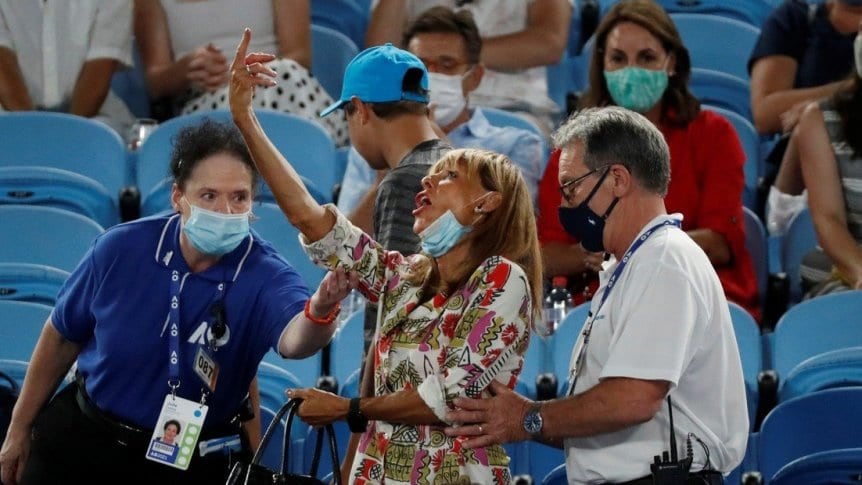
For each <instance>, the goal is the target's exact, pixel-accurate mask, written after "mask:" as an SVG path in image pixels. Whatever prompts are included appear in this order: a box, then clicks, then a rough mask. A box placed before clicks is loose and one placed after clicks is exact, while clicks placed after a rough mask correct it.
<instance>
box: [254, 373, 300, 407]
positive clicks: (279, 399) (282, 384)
mask: <svg viewBox="0 0 862 485" xmlns="http://www.w3.org/2000/svg"><path fill="white" fill-rule="evenodd" d="M257 387H258V390H259V393H260V405H261V406H266V407H268V408H270V409H278V408H280V407H281V405H282V404H284V403H285V402H286V401H287V397H286V396H285V394H284V391H286V390H288V389H300V388H302V387H303V385H302V384H301V383H300V382H299V379H297V378H296V376H295V375H293V374H291V373H290V372H289V371H286V370H284V369H282V368H281V367H278V366H275V365H272V364H270V363H269V362H261V363H260V365H259V366H258V368H257Z"/></svg>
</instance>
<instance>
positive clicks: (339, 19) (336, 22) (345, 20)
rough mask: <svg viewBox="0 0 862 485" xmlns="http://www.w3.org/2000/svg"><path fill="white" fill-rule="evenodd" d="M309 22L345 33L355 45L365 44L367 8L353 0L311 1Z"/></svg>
mask: <svg viewBox="0 0 862 485" xmlns="http://www.w3.org/2000/svg"><path fill="white" fill-rule="evenodd" d="M311 24H312V25H321V26H323V27H329V28H330V29H332V30H335V31H337V32H341V33H343V34H344V35H346V36H347V37H348V38H350V40H351V41H352V42H353V43H354V44H355V45H365V28H366V26H367V25H368V10H366V9H364V8H362V7H360V6H359V4H357V3H356V2H355V1H354V0H326V1H325V2H321V1H316V2H311ZM312 67H314V66H313V65H312ZM338 94H341V93H340V92H339V93H338Z"/></svg>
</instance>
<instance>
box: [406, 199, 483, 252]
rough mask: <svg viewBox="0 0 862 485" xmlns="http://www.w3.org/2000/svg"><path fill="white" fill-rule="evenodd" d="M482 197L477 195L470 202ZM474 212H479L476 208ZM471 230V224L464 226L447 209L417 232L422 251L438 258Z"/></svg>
mask: <svg viewBox="0 0 862 485" xmlns="http://www.w3.org/2000/svg"><path fill="white" fill-rule="evenodd" d="M483 197H485V196H484V195H483V196H482V197H479V198H478V199H476V200H475V201H473V202H472V203H473V204H475V203H476V202H478V201H479V200H481V199H482V198H483ZM476 212H477V213H478V214H481V212H480V211H479V210H478V208H477V209H476ZM472 230H473V228H472V227H471V226H465V225H464V224H461V223H460V222H458V219H456V218H455V213H454V212H452V210H451V209H449V210H447V211H446V212H444V213H443V215H442V216H440V217H438V218H437V220H436V221H434V222H432V223H431V224H429V225H428V227H426V228H425V230H423V231H422V232H420V233H419V239H420V243H421V245H422V251H423V252H425V253H427V254H430V255H431V256H433V257H435V258H439V257H440V256H443V255H444V254H446V253H448V252H449V250H450V249H452V248H453V247H455V245H456V244H458V243H459V242H461V239H463V238H464V236H465V235H466V234H467V233H468V232H470V231H472Z"/></svg>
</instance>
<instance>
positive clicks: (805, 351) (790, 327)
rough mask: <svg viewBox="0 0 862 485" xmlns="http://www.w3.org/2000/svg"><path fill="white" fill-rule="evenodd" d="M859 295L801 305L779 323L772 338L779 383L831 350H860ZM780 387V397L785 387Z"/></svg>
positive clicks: (822, 298) (853, 293) (851, 293)
mask: <svg viewBox="0 0 862 485" xmlns="http://www.w3.org/2000/svg"><path fill="white" fill-rule="evenodd" d="M859 315H862V292H859V291H848V292H844V293H835V294H831V295H824V296H818V297H817V298H814V299H811V300H806V301H803V302H802V303H800V304H798V305H796V306H794V307H792V308H790V309H789V310H788V311H787V312H786V313H785V314H784V315H783V316H782V317H781V319H780V320H779V321H778V324H777V325H776V327H775V335H774V338H773V344H772V345H773V349H772V356H773V363H772V364H773V365H772V367H773V369H775V371H776V372H777V373H778V377H779V382H780V383H781V382H782V381H784V380H785V379H786V378H787V377H788V376H790V375H791V373H792V371H793V369H794V368H795V367H796V366H797V365H799V364H801V363H802V362H803V361H805V360H806V359H809V358H811V357H814V356H816V355H819V354H822V353H824V352H829V351H831V350H838V349H845V348H849V347H856V346H862V326H860V325H857V323H858V322H859ZM785 384H786V383H781V384H780V386H779V395H783V393H784V392H785V391H784V389H783V388H784V385H785Z"/></svg>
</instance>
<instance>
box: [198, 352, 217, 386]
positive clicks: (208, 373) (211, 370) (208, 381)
mask: <svg viewBox="0 0 862 485" xmlns="http://www.w3.org/2000/svg"><path fill="white" fill-rule="evenodd" d="M218 370H219V366H218V362H216V361H215V359H213V358H212V357H211V356H210V354H209V352H207V351H206V350H204V348H203V347H198V351H197V353H196V354H195V373H196V374H197V375H198V377H200V378H201V380H202V381H203V382H204V384H205V385H206V386H207V387H208V388H209V391H210V392H215V388H216V381H217V380H218Z"/></svg>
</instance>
